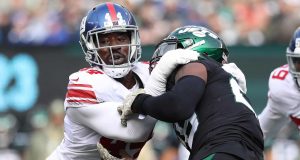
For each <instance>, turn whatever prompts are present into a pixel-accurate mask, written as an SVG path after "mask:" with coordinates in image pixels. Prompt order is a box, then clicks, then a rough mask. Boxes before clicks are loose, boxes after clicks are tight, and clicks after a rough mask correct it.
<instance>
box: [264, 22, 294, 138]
mask: <svg viewBox="0 0 300 160" xmlns="http://www.w3.org/2000/svg"><path fill="white" fill-rule="evenodd" d="M286 57H287V62H288V64H286V65H283V66H281V67H278V68H276V69H274V70H273V71H272V72H271V74H270V77H269V91H268V102H267V105H266V107H265V108H264V110H263V111H262V113H261V114H260V115H259V121H260V124H261V128H262V131H263V133H264V139H265V140H266V139H268V140H269V139H270V138H274V136H275V135H276V134H277V133H278V131H279V130H280V129H281V128H282V127H283V126H284V125H287V124H288V123H289V122H290V121H292V122H294V123H295V124H296V125H297V126H298V128H299V129H300V27H299V28H297V29H296V31H295V32H294V34H293V37H292V38H291V40H290V43H289V46H288V48H287V54H286Z"/></svg>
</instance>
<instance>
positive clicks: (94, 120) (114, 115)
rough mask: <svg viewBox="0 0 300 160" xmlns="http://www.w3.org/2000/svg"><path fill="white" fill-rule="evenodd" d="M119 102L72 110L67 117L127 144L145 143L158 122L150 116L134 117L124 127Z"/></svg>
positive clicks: (69, 110)
mask: <svg viewBox="0 0 300 160" xmlns="http://www.w3.org/2000/svg"><path fill="white" fill-rule="evenodd" d="M121 104H122V103H119V102H102V103H99V104H95V105H91V106H89V107H80V108H70V109H68V111H67V115H68V116H69V117H71V118H72V119H73V120H74V121H76V122H77V123H80V124H83V125H84V126H87V127H89V128H91V129H92V130H94V131H96V132H97V133H99V134H100V135H102V136H104V137H107V138H111V139H116V140H122V141H126V142H144V141H146V140H148V138H149V137H150V136H151V133H152V130H153V127H154V124H155V122H156V120H155V119H154V118H152V117H150V116H147V117H146V118H144V119H139V118H138V115H137V114H135V115H133V118H132V119H130V120H129V121H128V122H127V123H128V126H127V127H123V126H122V125H121V121H120V115H119V113H118V111H117V107H118V106H120V105H121Z"/></svg>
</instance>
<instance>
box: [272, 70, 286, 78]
mask: <svg viewBox="0 0 300 160" xmlns="http://www.w3.org/2000/svg"><path fill="white" fill-rule="evenodd" d="M288 73H289V71H287V70H279V71H276V72H274V73H273V75H272V78H273V79H279V80H284V79H285V77H286V76H287V75H288Z"/></svg>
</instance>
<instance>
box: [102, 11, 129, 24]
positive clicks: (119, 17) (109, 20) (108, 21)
mask: <svg viewBox="0 0 300 160" xmlns="http://www.w3.org/2000/svg"><path fill="white" fill-rule="evenodd" d="M103 25H104V27H112V26H114V25H121V26H122V25H126V22H125V20H124V19H123V16H122V14H121V13H120V12H118V13H117V21H112V17H111V16H110V14H109V13H106V14H105V21H104V24H103Z"/></svg>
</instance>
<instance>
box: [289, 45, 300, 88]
mask: <svg viewBox="0 0 300 160" xmlns="http://www.w3.org/2000/svg"><path fill="white" fill-rule="evenodd" d="M286 57H287V62H288V65H289V72H290V73H291V74H292V76H293V77H294V79H295V80H296V84H297V86H298V88H299V89H300V48H295V50H294V52H292V51H291V50H290V49H289V48H288V49H287V54H286Z"/></svg>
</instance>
